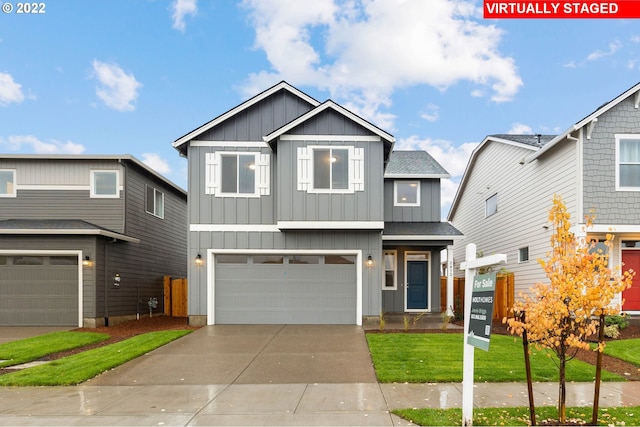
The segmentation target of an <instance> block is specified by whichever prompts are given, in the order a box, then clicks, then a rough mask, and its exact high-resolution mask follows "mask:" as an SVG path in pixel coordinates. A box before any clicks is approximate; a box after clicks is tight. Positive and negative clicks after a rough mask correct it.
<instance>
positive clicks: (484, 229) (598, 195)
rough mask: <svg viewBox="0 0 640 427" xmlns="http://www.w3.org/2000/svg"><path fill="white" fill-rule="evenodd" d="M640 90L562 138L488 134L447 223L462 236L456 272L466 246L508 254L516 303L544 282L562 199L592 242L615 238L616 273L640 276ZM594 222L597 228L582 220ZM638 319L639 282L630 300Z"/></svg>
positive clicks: (627, 93)
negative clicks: (543, 262)
mask: <svg viewBox="0 0 640 427" xmlns="http://www.w3.org/2000/svg"><path fill="white" fill-rule="evenodd" d="M639 106H640V84H637V85H635V86H633V87H632V88H630V89H629V90H627V91H625V92H624V93H622V94H620V95H619V96H617V97H616V98H615V99H613V100H611V101H610V102H607V103H605V104H604V105H602V106H600V107H598V108H597V109H596V110H595V111H594V112H592V113H591V114H589V115H588V116H586V117H585V118H583V119H581V120H579V121H578V122H576V123H575V124H573V125H571V126H570V127H569V128H568V129H567V130H565V131H564V132H562V133H561V134H560V135H489V136H487V137H486V138H485V139H484V140H483V141H482V142H481V143H480V145H479V146H478V147H477V148H476V149H475V150H474V152H473V153H472V155H471V158H470V160H469V163H468V165H467V168H466V170H465V173H464V175H463V178H462V180H461V182H460V186H459V188H458V191H457V193H456V196H455V198H454V200H453V203H452V206H451V210H450V213H449V216H448V220H449V221H451V222H452V223H453V224H454V225H455V227H456V228H458V229H459V230H461V231H462V232H463V233H464V236H465V237H464V239H462V240H458V241H456V242H455V245H454V250H453V252H454V259H455V264H456V271H459V268H458V266H459V264H460V262H461V261H464V251H465V246H466V244H468V243H475V244H476V246H477V249H478V251H482V252H483V253H484V254H485V255H488V254H492V253H505V254H507V258H508V259H507V261H508V262H507V265H506V266H505V268H506V269H507V270H510V271H512V272H514V274H515V287H516V295H517V294H518V292H519V291H526V290H527V289H529V288H530V287H531V286H532V285H533V284H535V283H544V282H546V281H547V279H546V276H545V273H544V271H543V270H542V268H541V267H540V265H539V264H538V262H537V260H538V259H546V258H547V252H548V251H549V250H550V239H551V235H552V232H553V230H552V224H551V223H550V222H549V220H548V213H549V209H550V208H551V203H552V198H553V195H554V194H558V195H560V196H562V198H563V199H564V201H565V203H566V205H567V208H568V209H569V212H570V213H571V219H572V223H573V224H574V232H575V233H576V234H577V235H579V236H585V237H586V238H587V239H588V240H592V239H598V240H604V238H605V237H606V234H607V233H613V234H614V235H615V241H614V246H613V248H612V253H610V263H611V265H612V266H616V265H620V264H621V263H623V264H624V268H625V269H628V268H632V269H634V270H635V271H640V209H638V207H639V206H640V108H639ZM588 214H595V221H594V224H593V226H592V227H591V228H589V229H588V230H585V229H584V226H585V221H584V217H585V215H588ZM622 298H623V299H624V304H623V306H622V309H623V310H624V311H626V312H630V313H640V275H637V276H636V278H635V279H634V282H633V286H632V288H631V289H629V290H626V291H625V292H623V294H622Z"/></svg>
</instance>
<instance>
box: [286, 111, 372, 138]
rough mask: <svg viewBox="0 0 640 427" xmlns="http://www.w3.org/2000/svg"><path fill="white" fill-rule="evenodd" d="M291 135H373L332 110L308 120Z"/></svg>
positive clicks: (291, 132) (293, 130) (292, 131)
mask: <svg viewBox="0 0 640 427" xmlns="http://www.w3.org/2000/svg"><path fill="white" fill-rule="evenodd" d="M289 133H290V134H292V135H354V136H355V135H359V136H365V135H371V131H369V130H368V129H366V128H364V127H362V126H360V125H359V124H357V123H355V122H354V121H352V120H351V119H349V118H347V117H345V116H343V115H342V114H340V113H338V112H336V111H334V110H331V109H327V110H325V111H323V112H322V113H320V114H318V115H316V116H315V117H312V118H311V119H309V120H306V121H305V122H304V123H302V124H301V125H299V126H296V127H295V128H294V129H292V130H291V131H290V132H289Z"/></svg>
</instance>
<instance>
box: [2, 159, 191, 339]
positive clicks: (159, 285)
mask: <svg viewBox="0 0 640 427" xmlns="http://www.w3.org/2000/svg"><path fill="white" fill-rule="evenodd" d="M186 218H187V195H186V192H185V191H184V190H183V189H181V188H179V187H178V186H176V185H175V184H173V183H171V182H170V181H168V180H167V179H165V178H163V177H162V176H160V175H159V174H158V173H156V172H155V171H153V170H152V169H150V168H149V167H147V166H146V165H144V164H143V163H141V162H140V161H138V160H136V159H135V158H133V157H131V156H128V155H123V156H108V155H104V156H93V155H52V156H50V155H47V156H44V155H8V154H3V155H0V326H8V325H14V326H15V325H29V326H34V325H45V326H52V325H60V326H88V327H95V326H101V325H105V324H106V325H109V324H115V323H118V322H120V321H122V320H126V319H132V318H135V317H136V315H137V314H138V313H141V314H146V313H149V305H148V302H149V299H150V298H156V299H157V302H158V306H157V308H156V309H155V310H154V312H162V310H163V276H164V275H169V276H177V277H185V276H186V273H187V271H186V248H187V236H186V233H187V226H186V224H187V221H186Z"/></svg>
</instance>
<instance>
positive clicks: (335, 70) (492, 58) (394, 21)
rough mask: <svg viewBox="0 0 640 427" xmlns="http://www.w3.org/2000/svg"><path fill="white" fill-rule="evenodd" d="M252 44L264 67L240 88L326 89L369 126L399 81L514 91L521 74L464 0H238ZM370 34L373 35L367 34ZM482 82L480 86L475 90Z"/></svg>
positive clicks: (381, 116)
mask: <svg viewBox="0 0 640 427" xmlns="http://www.w3.org/2000/svg"><path fill="white" fill-rule="evenodd" d="M243 5H244V6H245V7H246V8H247V9H249V10H250V17H251V22H252V25H253V26H254V27H255V32H256V38H255V47H256V48H257V49H262V50H264V52H265V53H266V55H267V58H268V60H269V62H270V64H271V67H272V70H269V71H261V72H258V73H255V74H251V75H250V76H249V82H248V83H247V88H246V89H247V93H249V94H255V93H256V90H262V89H264V88H265V87H266V86H268V85H270V84H273V83H275V82H277V81H278V80H281V79H285V80H287V81H289V82H291V83H292V84H294V85H311V86H316V87H319V88H322V89H325V90H328V91H330V93H331V96H332V97H334V98H339V99H340V100H341V103H342V104H343V105H345V106H346V105H347V103H346V102H344V101H347V102H349V103H351V105H352V107H351V108H352V109H353V110H354V111H355V112H357V113H359V114H361V115H363V116H364V117H366V118H368V119H370V120H372V121H374V122H375V123H376V124H377V125H379V126H382V127H384V128H390V126H389V125H388V122H390V121H393V119H394V117H393V116H391V115H388V114H385V113H383V112H381V110H383V109H384V108H385V107H389V106H390V105H391V96H392V94H393V92H394V91H395V90H396V89H398V88H406V87H411V86H416V85H429V86H433V87H436V88H438V89H440V90H445V89H446V88H447V87H449V86H452V85H455V84H456V83H458V82H461V81H470V82H472V83H474V84H473V86H472V89H471V91H472V94H471V96H479V95H480V94H481V93H482V92H484V93H487V94H488V95H485V96H490V97H491V99H492V100H493V101H495V102H503V101H508V100H510V99H512V98H513V97H514V96H515V95H516V93H517V92H518V90H519V88H520V87H521V86H522V80H521V78H520V76H519V75H518V71H517V68H516V66H515V63H514V60H513V59H512V58H510V57H507V56H505V55H503V54H501V53H500V51H499V43H500V40H501V37H502V34H503V33H502V31H501V30H500V29H498V28H496V27H495V26H494V25H488V24H485V22H484V21H482V20H481V9H479V8H477V7H475V6H474V3H473V2H471V1H465V0H429V1H424V0H404V1H402V0H393V1H392V0H371V1H362V2H354V1H349V0H318V1H314V2H306V1H295V2H291V1H289V0H244V1H243ZM372 40H375V43H374V42H372ZM480 89H482V90H483V91H482V92H480V91H479V90H480Z"/></svg>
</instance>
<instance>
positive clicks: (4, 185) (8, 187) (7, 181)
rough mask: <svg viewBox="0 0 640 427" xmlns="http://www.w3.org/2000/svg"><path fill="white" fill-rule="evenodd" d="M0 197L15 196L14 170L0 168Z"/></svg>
mask: <svg viewBox="0 0 640 427" xmlns="http://www.w3.org/2000/svg"><path fill="white" fill-rule="evenodd" d="M0 197H16V171H15V170H11V169H0Z"/></svg>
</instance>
